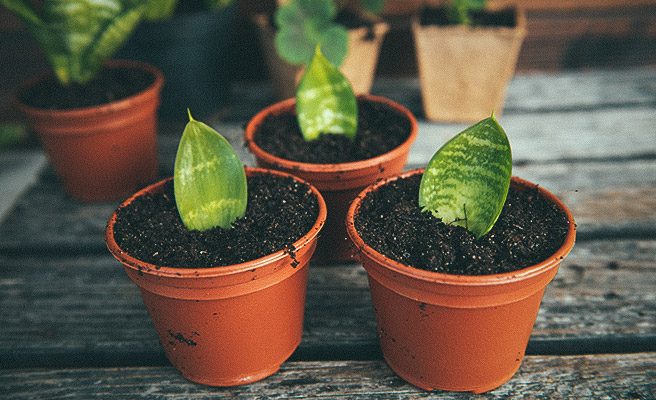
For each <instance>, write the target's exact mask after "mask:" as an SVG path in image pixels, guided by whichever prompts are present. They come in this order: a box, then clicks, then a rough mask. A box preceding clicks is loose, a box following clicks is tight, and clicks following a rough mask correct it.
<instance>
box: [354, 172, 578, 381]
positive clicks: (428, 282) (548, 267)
mask: <svg viewBox="0 0 656 400" xmlns="http://www.w3.org/2000/svg"><path fill="white" fill-rule="evenodd" d="M421 172H423V171H421V170H419V171H411V172H409V173H406V174H403V175H402V177H407V176H409V175H411V174H416V173H421ZM392 179H396V178H392ZM389 181H390V180H386V181H383V182H379V183H377V184H376V185H373V186H371V187H369V188H367V189H366V190H364V191H363V192H362V193H361V194H360V195H359V196H358V197H357V199H356V200H355V201H354V202H353V204H352V205H351V207H350V208H349V212H348V215H347V219H346V223H347V227H348V234H349V236H350V237H351V239H352V240H353V241H354V243H355V246H356V247H357V248H358V250H359V251H358V254H357V256H358V257H359V259H360V260H361V262H362V265H363V266H364V268H365V269H366V271H367V274H368V278H369V288H370V292H371V297H372V302H373V307H374V312H375V315H376V322H377V325H378V333H379V338H380V345H381V348H382V351H383V356H384V357H385V360H386V362H387V363H388V365H389V366H390V367H391V368H392V370H394V372H396V373H397V374H398V375H399V376H400V377H401V378H403V379H405V380H406V381H408V382H409V383H411V384H413V385H415V386H418V387H420V388H422V389H425V390H434V389H441V390H451V391H471V392H474V393H482V392H486V391H488V390H492V389H494V388H496V387H498V386H500V385H502V384H503V383H505V382H507V381H508V380H509V379H510V378H512V376H513V375H514V374H515V372H517V370H518V369H519V367H520V364H521V362H522V360H523V358H524V353H525V350H526V345H527V344H528V340H529V337H530V335H531V331H532V330H533V325H534V323H535V319H536V318H537V314H538V309H539V307H540V303H541V301H542V296H543V294H544V291H545V288H546V286H547V284H548V283H549V282H550V281H551V280H552V279H553V277H554V276H555V275H556V272H557V270H558V266H559V265H560V262H561V261H562V259H563V258H564V257H565V256H566V255H567V254H568V253H569V251H570V250H571V249H572V247H573V246H574V238H575V225H574V220H573V218H572V215H571V214H570V212H569V210H568V209H567V207H565V205H564V204H563V203H562V202H561V201H560V200H558V199H557V198H556V197H555V196H554V195H552V194H551V193H549V192H547V191H546V190H544V189H542V188H541V187H538V190H539V192H540V194H541V195H542V196H544V197H546V198H547V199H549V200H550V201H552V202H554V203H555V204H556V205H557V206H558V207H559V208H560V209H561V210H562V211H563V212H565V213H566V215H567V217H568V219H569V230H568V232H567V236H566V238H565V241H564V243H563V245H562V246H561V247H560V249H558V251H557V252H556V253H555V254H553V255H552V256H551V257H549V258H548V259H546V260H544V261H542V262H539V263H537V264H535V265H533V266H531V267H528V268H525V269H522V270H519V271H515V272H510V273H503V274H497V275H482V276H466V275H449V274H441V273H436V272H430V271H424V270H420V269H416V268H412V267H410V266H407V265H404V264H401V263H399V262H396V261H393V260H391V259H389V258H387V257H386V256H384V255H383V254H380V253H378V252H377V251H376V250H374V249H372V248H371V247H370V246H368V245H367V244H366V243H364V242H363V240H362V238H361V237H360V236H359V234H358V232H357V230H356V228H355V226H354V218H355V216H356V215H357V213H358V211H359V207H360V204H361V201H362V199H363V198H364V197H365V196H367V194H369V193H371V192H372V191H375V190H377V189H378V188H379V187H381V186H382V185H385V184H387V183H388V182H389ZM511 184H512V186H513V187H514V188H515V189H519V190H527V189H531V190H533V189H534V188H535V187H536V185H534V184H532V183H530V182H527V181H525V180H522V179H519V178H516V177H513V178H512V183H511Z"/></svg>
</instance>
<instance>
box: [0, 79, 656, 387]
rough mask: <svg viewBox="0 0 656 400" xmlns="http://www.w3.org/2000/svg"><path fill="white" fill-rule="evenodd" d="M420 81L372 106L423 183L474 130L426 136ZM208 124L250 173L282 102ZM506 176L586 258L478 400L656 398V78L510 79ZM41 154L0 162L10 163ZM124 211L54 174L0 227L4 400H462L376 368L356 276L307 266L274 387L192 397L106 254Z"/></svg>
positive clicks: (388, 87)
mask: <svg viewBox="0 0 656 400" xmlns="http://www.w3.org/2000/svg"><path fill="white" fill-rule="evenodd" d="M418 88H419V85H418V82H417V80H415V79H387V80H380V81H377V82H376V84H375V86H374V90H373V92H374V93H376V94H381V95H384V96H386V97H390V98H392V99H394V100H397V101H399V102H401V103H402V104H404V105H406V106H407V107H408V108H410V109H411V111H413V112H414V113H415V114H416V115H417V116H418V119H419V121H420V124H419V137H418V139H417V142H416V144H415V145H414V146H413V149H412V151H411V156H410V159H409V163H408V166H407V169H414V168H419V167H422V166H424V165H425V164H426V163H427V161H428V159H429V158H430V157H431V156H432V154H433V153H434V152H435V150H437V148H438V147H439V146H440V145H441V144H442V143H444V142H445V141H446V140H447V139H448V138H450V137H451V136H453V135H455V134H457V133H458V132H459V131H460V130H462V129H463V128H465V127H466V125H464V124H439V123H432V122H428V121H426V120H424V119H423V116H422V115H423V113H422V111H421V98H420V94H419V89H418ZM234 97H235V100H234V103H233V105H232V107H231V108H230V109H229V110H227V112H224V113H221V114H220V115H217V117H216V118H214V119H213V120H212V121H206V122H209V123H210V124H211V125H213V126H214V127H215V128H217V130H219V131H220V132H221V133H222V134H224V136H226V137H227V138H228V139H229V140H230V141H231V142H232V144H233V145H234V146H235V147H236V149H237V151H238V153H239V154H240V156H241V157H242V160H243V161H244V163H245V164H247V165H253V164H254V163H253V158H252V156H251V155H250V154H249V153H248V152H247V150H246V149H245V148H244V147H243V143H242V133H243V125H244V123H245V121H246V120H247V119H248V117H249V116H251V115H252V114H253V113H254V112H256V111H257V110H259V109H260V108H262V107H263V106H265V105H267V104H269V103H270V102H271V101H272V95H271V92H270V91H269V90H268V88H267V87H262V86H261V85H254V86H247V87H239V88H235V96H234ZM499 121H500V123H501V125H502V126H503V127H504V128H505V130H506V132H507V133H508V136H509V138H510V142H511V145H512V147H513V157H514V168H513V174H514V175H517V176H520V177H522V178H525V179H528V180H530V181H533V182H535V183H539V184H540V185H541V186H543V187H545V188H546V189H547V190H549V191H552V192H553V193H554V194H556V195H557V196H558V197H559V198H560V199H561V200H563V201H564V202H565V204H567V205H568V207H569V208H570V210H571V211H572V214H573V215H574V218H575V219H576V222H577V225H578V232H577V243H576V245H575V247H574V249H573V251H572V253H571V254H570V255H569V256H568V257H567V258H566V259H565V260H564V261H563V263H562V265H561V268H560V271H559V272H558V274H557V275H556V278H555V279H554V281H553V282H552V283H551V284H550V285H549V286H548V287H547V291H546V293H545V296H544V300H543V303H542V307H541V309H540V313H539V315H538V319H537V322H536V324H535V327H534V330H533V334H532V336H531V339H530V342H529V346H528V350H527V354H528V356H527V357H526V359H525V361H524V363H523V365H522V367H521V368H520V370H519V372H518V373H517V375H516V376H515V377H514V378H513V379H511V380H510V381H509V382H508V383H506V384H505V385H503V386H501V387H500V388H498V389H496V390H494V391H492V392H489V393H487V394H484V395H481V396H480V397H481V398H490V399H493V398H507V397H517V398H520V397H521V398H612V399H614V398H625V399H650V398H656V70H654V69H626V70H600V71H589V72H571V73H558V74H525V75H518V76H516V77H515V79H514V80H513V81H512V83H511V86H510V88H509V92H508V98H507V102H506V108H505V110H504V112H503V114H502V115H501V116H500V117H499ZM183 124H184V121H181V122H180V124H176V123H167V124H166V125H162V126H161V129H160V131H161V132H160V155H161V157H160V164H161V168H160V169H161V176H162V177H164V176H169V175H171V173H172V167H173V160H174V157H175V150H176V146H177V142H178V140H179V137H180V134H181V132H182V127H183ZM39 152H40V150H39V149H38V148H37V149H35V148H32V147H30V148H18V149H16V148H14V149H10V150H1V151H0V157H5V155H8V156H11V158H13V159H18V158H19V157H20V155H21V154H24V155H25V157H34V155H35V154H37V155H38V154H39ZM117 204H118V203H107V204H80V203H77V202H75V201H73V200H70V199H69V198H68V197H67V196H66V195H65V194H64V193H63V191H62V190H61V187H60V186H59V184H58V183H57V181H56V179H55V176H54V174H53V172H52V170H51V169H50V167H48V166H47V164H44V167H43V168H42V169H40V170H39V171H38V173H37V175H36V177H35V178H34V183H33V184H32V185H30V186H29V187H28V188H27V189H26V190H25V191H24V192H23V193H22V194H21V195H20V196H19V197H18V198H17V200H16V202H15V203H14V204H13V207H12V208H11V209H10V210H9V211H8V212H7V214H6V215H5V216H4V219H2V220H0V393H2V394H1V395H0V397H3V398H13V399H23V398H25V399H28V398H29V399H34V398H81V399H89V398H104V399H119V398H121V399H123V398H139V397H144V398H163V399H164V398H165V399H178V398H179V399H182V398H239V399H259V398H262V399H265V398H269V399H276V398H281V399H282V398H331V399H333V398H335V399H342V398H343V399H347V398H348V399H415V398H444V399H459V398H468V397H469V396H468V395H466V394H458V393H448V392H438V393H426V392H423V391H421V390H419V389H416V388H414V387H413V386H411V385H409V384H406V383H405V382H404V381H403V380H401V379H400V378H398V377H396V375H395V374H394V373H393V372H392V371H391V370H390V369H389V368H388V367H387V366H386V364H385V363H384V361H382V356H381V353H380V348H379V346H378V340H377V337H376V326H375V320H374V315H373V311H372V307H371V300H370V298H369V292H368V286H367V279H366V274H365V272H364V270H363V269H362V267H361V266H360V265H359V264H357V263H351V264H336V265H321V266H320V265H311V268H310V277H309V286H308V296H307V306H306V315H305V330H304V336H303V341H302V343H301V345H300V347H299V348H298V350H297V351H296V352H295V353H294V355H293V356H292V358H291V359H290V361H288V362H287V363H285V364H283V366H282V369H281V371H280V372H279V373H277V374H275V375H274V376H271V377H269V378H267V379H265V380H264V381H261V382H257V383H254V384H251V385H246V386H242V387H236V388H226V389H220V388H210V387H205V386H201V385H197V384H194V383H191V382H189V381H186V380H185V379H184V378H182V377H181V376H180V375H179V373H178V372H177V371H176V370H175V369H174V368H173V367H171V366H170V365H169V364H168V361H167V360H166V359H165V357H164V353H163V350H162V348H161V346H160V345H159V343H158V340H157V335H156V333H155V331H154V329H153V327H152V324H151V322H150V319H149V317H148V314H147V311H146V309H145V307H144V306H143V303H142V300H141V297H140V295H139V292H138V290H137V287H136V286H135V285H134V284H133V283H132V282H131V281H130V280H129V279H128V277H127V276H126V275H125V273H124V271H123V268H122V267H121V265H120V264H119V263H118V262H117V261H115V260H114V259H113V258H112V256H111V255H110V254H109V252H107V250H106V248H105V245H104V242H103V236H102V234H103V230H104V227H105V224H106V222H107V219H108V217H109V215H110V214H111V212H112V211H113V210H114V208H115V207H116V206H117Z"/></svg>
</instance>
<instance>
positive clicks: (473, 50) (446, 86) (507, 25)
mask: <svg viewBox="0 0 656 400" xmlns="http://www.w3.org/2000/svg"><path fill="white" fill-rule="evenodd" d="M454 3H455V2H454ZM458 3H460V5H461V6H462V5H463V4H467V3H468V2H467V1H464V2H462V1H461V2H458ZM469 3H475V4H480V5H483V4H484V3H485V2H481V1H474V2H469ZM456 15H457V16H459V17H456ZM412 32H413V37H414V42H415V52H416V54H417V66H418V69H419V80H420V86H421V95H422V100H423V106H424V113H425V115H426V118H427V119H429V120H432V121H447V122H475V121H478V120H480V119H482V118H484V117H486V116H488V115H490V112H492V111H494V112H495V113H496V114H497V115H500V114H501V112H502V110H503V105H504V102H505V97H506V89H507V86H508V83H509V82H510V80H511V78H512V77H513V74H514V72H515V65H516V63H517V57H518V55H519V50H520V48H521V45H522V42H523V40H524V36H525V35H526V21H525V17H524V12H523V10H522V9H521V8H512V9H502V10H487V9H473V10H472V9H464V10H461V11H460V12H458V11H454V9H453V8H446V7H442V8H425V9H423V10H422V11H421V12H420V13H419V14H418V15H417V17H415V18H414V19H413V21H412Z"/></svg>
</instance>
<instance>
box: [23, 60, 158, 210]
mask: <svg viewBox="0 0 656 400" xmlns="http://www.w3.org/2000/svg"><path fill="white" fill-rule="evenodd" d="M107 65H108V67H109V68H125V67H129V68H140V69H143V70H145V71H148V72H149V73H151V74H152V75H153V76H154V77H155V79H154V82H153V83H152V84H151V85H150V86H149V87H148V88H147V89H146V90H144V91H143V92H141V93H138V94H136V95H134V96H131V97H128V98H125V99H123V100H119V101H115V102H112V103H108V104H104V105H100V106H95V107H87V108H79V109H71V110H47V109H39V108H34V107H30V106H28V105H26V104H23V103H22V102H21V101H20V100H19V99H20V93H21V92H22V91H23V90H26V89H27V88H29V87H33V86H35V85H36V84H38V83H39V82H41V81H42V80H44V79H54V78H53V77H52V76H51V75H44V76H41V77H38V78H36V79H33V80H31V81H30V82H28V83H27V84H26V85H23V86H22V87H21V88H20V89H19V91H18V92H17V94H16V96H15V98H14V101H15V103H16V105H17V107H18V109H19V110H20V112H21V113H22V114H23V116H24V118H25V120H26V123H27V125H28V126H29V127H30V129H32V130H33V131H34V132H36V134H37V136H38V137H39V139H40V141H41V144H42V146H43V148H44V150H45V152H46V153H47V155H48V158H49V160H50V163H51V165H52V166H53V168H54V170H55V173H56V174H57V176H58V178H59V180H60V181H61V183H62V185H63V186H64V189H65V190H66V192H67V193H68V194H69V195H70V196H71V197H73V198H74V199H76V200H80V201H88V202H102V201H110V200H120V199H124V198H125V197H127V196H129V195H130V194H132V193H134V192H135V191H136V190H138V189H139V188H141V187H143V186H144V185H145V184H147V183H150V182H152V181H154V180H155V179H156V178H157V174H158V164H157V107H158V105H159V99H160V91H161V89H162V84H163V82H164V79H163V76H162V74H161V72H159V70H157V69H156V68H154V67H152V66H150V65H147V64H143V63H137V62H131V61H111V62H109V63H108V64H107Z"/></svg>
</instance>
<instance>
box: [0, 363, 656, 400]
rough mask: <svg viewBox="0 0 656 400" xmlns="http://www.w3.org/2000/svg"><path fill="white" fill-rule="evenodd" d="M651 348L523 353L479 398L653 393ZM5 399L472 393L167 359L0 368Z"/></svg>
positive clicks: (306, 368) (311, 367)
mask: <svg viewBox="0 0 656 400" xmlns="http://www.w3.org/2000/svg"><path fill="white" fill-rule="evenodd" d="M655 381H656V353H641V354H625V355H594V356H571V357H549V356H528V357H526V358H525V360H524V362H523V364H522V366H521V368H520V369H519V371H518V372H517V374H516V375H515V376H514V377H513V378H512V379H511V380H510V381H508V382H507V383H506V384H504V385H502V386H501V387H499V388H497V389H495V390H493V391H491V392H488V393H485V394H482V395H479V396H477V398H480V399H506V398H522V399H543V398H552V399H557V398H558V399H560V398H596V399H619V398H623V399H650V398H654V397H656V384H655ZM0 390H1V391H2V392H3V396H4V398H6V399H36V398H69V397H74V398H85V399H92V398H103V399H122V398H139V397H144V398H145V397H147V398H153V399H169V400H173V399H187V398H189V397H190V396H191V397H193V398H195V399H209V398H211V399H308V398H330V399H388V400H392V399H394V400H406V399H408V400H409V399H468V398H470V397H471V394H467V393H456V392H443V391H436V392H425V391H422V390H420V389H417V388H415V387H414V386H411V385H409V384H408V383H406V382H405V381H403V380H402V379H401V378H399V377H398V376H397V375H396V374H394V372H393V371H392V370H391V369H389V367H388V366H387V365H386V364H385V363H384V362H383V361H333V362H287V363H285V364H283V365H282V367H281V369H280V371H279V372H278V373H276V374H274V375H272V376H270V377H268V378H266V379H264V380H262V381H259V382H255V383H252V384H249V385H244V386H237V387H230V388H215V387H208V386H202V385H198V384H194V383H192V382H189V381H187V380H185V379H184V378H183V377H182V376H181V375H180V374H179V373H178V372H177V371H176V370H175V369H174V368H173V367H151V368H110V369H61V370H47V369H27V370H12V371H3V374H2V375H0Z"/></svg>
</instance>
